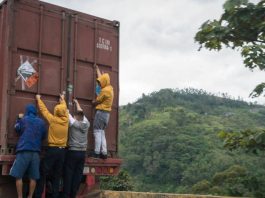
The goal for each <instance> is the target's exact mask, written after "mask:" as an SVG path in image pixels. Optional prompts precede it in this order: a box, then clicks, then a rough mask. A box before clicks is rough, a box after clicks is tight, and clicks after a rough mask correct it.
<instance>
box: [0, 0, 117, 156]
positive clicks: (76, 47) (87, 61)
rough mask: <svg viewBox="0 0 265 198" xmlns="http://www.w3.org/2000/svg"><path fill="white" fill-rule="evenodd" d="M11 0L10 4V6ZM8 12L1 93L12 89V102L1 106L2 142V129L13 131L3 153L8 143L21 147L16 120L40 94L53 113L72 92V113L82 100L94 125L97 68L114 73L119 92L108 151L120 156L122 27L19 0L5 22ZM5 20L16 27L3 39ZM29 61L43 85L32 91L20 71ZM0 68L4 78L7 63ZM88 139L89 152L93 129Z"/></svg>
mask: <svg viewBox="0 0 265 198" xmlns="http://www.w3.org/2000/svg"><path fill="white" fill-rule="evenodd" d="M11 1H12V0H8V3H9V4H10V5H11ZM6 7H7V5H6V4H3V6H2V8H1V12H0V14H1V15H0V16H1V22H0V26H3V27H4V28H1V33H0V35H1V37H0V39H1V38H2V40H3V39H4V40H6V38H7V37H10V38H11V40H12V42H11V47H10V48H8V50H7V49H6V48H5V50H7V51H6V52H8V56H6V57H10V59H9V58H7V59H8V60H9V62H8V64H7V66H8V67H7V68H8V71H6V72H7V73H8V75H9V79H4V80H3V81H1V82H0V91H1V89H2V87H3V85H4V84H5V83H8V84H9V85H8V87H4V88H3V90H2V92H1V93H2V98H5V99H6V100H8V101H9V103H8V104H7V103H4V106H2V107H5V108H7V109H6V111H5V112H6V114H5V116H6V117H5V116H2V117H1V124H3V123H7V127H6V128H7V130H5V129H4V127H2V128H1V129H2V130H1V138H3V130H5V131H8V133H7V141H6V140H2V141H1V145H2V148H3V145H5V144H8V147H12V146H14V145H15V144H16V142H17V138H18V137H17V135H16V134H15V132H14V129H13V125H14V122H15V119H16V115H17V114H18V113H20V112H23V111H24V108H25V105H26V104H28V103H35V95H36V93H39V94H41V95H42V98H43V99H44V102H45V103H46V104H47V106H48V109H49V110H50V111H53V107H54V106H55V105H56V103H57V101H58V94H59V93H61V92H62V91H67V90H68V92H67V97H68V105H69V109H70V111H73V109H74V108H73V106H72V99H73V98H77V99H78V100H79V101H80V103H81V106H82V108H83V109H84V111H85V114H86V116H87V117H88V118H89V120H90V121H91V123H92V122H93V117H94V108H93V107H92V103H91V102H92V100H93V99H94V98H95V80H96V72H95V64H98V65H99V67H100V69H102V70H103V71H104V72H108V73H109V74H110V77H111V83H112V85H113V87H114V93H115V98H114V105H113V111H112V113H111V120H110V124H109V127H108V129H107V132H106V134H107V142H108V149H109V150H110V151H111V152H114V153H115V152H117V146H118V145H117V143H118V142H117V139H118V106H119V99H118V96H119V27H118V26H119V24H118V23H117V22H112V21H109V20H104V19H101V18H98V17H94V16H91V15H87V14H84V13H80V12H76V11H72V10H69V9H65V8H62V7H59V6H54V5H51V4H48V3H43V2H39V1H35V0H20V1H15V3H14V6H13V7H10V17H11V18H9V19H6V18H5V14H4V13H5V10H6V9H5V8H6ZM3 16H4V17H3ZM3 18H4V19H3ZM6 20H10V21H12V23H11V24H10V26H9V28H8V30H9V33H8V34H3V33H2V31H4V29H5V28H7V27H8V26H7V24H5V23H4V22H5V21H6ZM1 43H2V44H3V45H5V46H6V45H7V44H6V43H3V42H1ZM1 46H2V45H1ZM3 49H4V47H0V50H1V53H0V54H1V60H0V61H7V60H6V59H5V57H4V55H5V53H4V52H5V51H3ZM26 60H28V61H29V62H30V63H33V65H34V68H35V70H36V71H37V72H38V73H39V80H38V82H37V83H36V84H35V85H33V86H32V87H31V88H28V87H27V86H25V85H24V83H23V80H22V79H18V78H17V77H18V76H17V69H18V67H19V66H20V65H21V63H23V62H25V61H26ZM0 63H1V64H0V69H1V74H3V72H2V71H4V68H3V67H4V65H5V64H4V63H3V62H0ZM1 79H3V78H1ZM71 87H73V89H71ZM7 90H8V92H9V95H8V96H5V95H4V92H5V91H7ZM2 107H1V109H2ZM1 109H0V110H1ZM1 112H2V111H1ZM2 115H3V114H2ZM88 136H89V137H88V138H89V143H90V144H89V150H92V149H93V147H94V145H93V139H94V138H93V134H92V127H91V128H90V131H89V135H88Z"/></svg>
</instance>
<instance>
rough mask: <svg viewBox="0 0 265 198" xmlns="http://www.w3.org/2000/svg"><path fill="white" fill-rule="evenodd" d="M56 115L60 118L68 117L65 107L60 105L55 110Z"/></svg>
mask: <svg viewBox="0 0 265 198" xmlns="http://www.w3.org/2000/svg"><path fill="white" fill-rule="evenodd" d="M54 115H55V116H58V117H64V116H66V108H65V106H64V105H61V104H58V105H56V106H55V108H54Z"/></svg>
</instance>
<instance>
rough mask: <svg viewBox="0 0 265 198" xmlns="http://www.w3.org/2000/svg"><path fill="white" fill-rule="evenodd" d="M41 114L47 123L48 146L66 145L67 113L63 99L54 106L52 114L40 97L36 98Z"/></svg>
mask: <svg viewBox="0 0 265 198" xmlns="http://www.w3.org/2000/svg"><path fill="white" fill-rule="evenodd" d="M38 105H39V109H40V112H41V114H42V115H43V117H44V118H45V119H46V120H47V121H48V123H49V131H48V146H56V147H66V144H67V139H68V126H69V114H68V111H67V106H66V103H65V101H64V100H63V101H61V102H60V104H58V105H56V106H55V108H54V115H52V114H51V113H50V112H49V110H48V109H47V107H46V106H45V104H44V103H43V102H42V100H41V99H38Z"/></svg>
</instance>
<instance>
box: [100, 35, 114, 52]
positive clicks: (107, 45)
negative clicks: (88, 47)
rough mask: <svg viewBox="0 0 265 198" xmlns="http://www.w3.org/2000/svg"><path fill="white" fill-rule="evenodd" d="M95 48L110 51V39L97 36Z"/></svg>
mask: <svg viewBox="0 0 265 198" xmlns="http://www.w3.org/2000/svg"><path fill="white" fill-rule="evenodd" d="M97 48H99V49H103V50H106V51H110V52H111V51H112V46H111V42H110V40H108V39H105V38H102V37H99V38H98V42H97Z"/></svg>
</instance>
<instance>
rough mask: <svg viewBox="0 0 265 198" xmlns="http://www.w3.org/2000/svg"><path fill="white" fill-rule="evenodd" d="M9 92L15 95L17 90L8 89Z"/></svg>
mask: <svg viewBox="0 0 265 198" xmlns="http://www.w3.org/2000/svg"><path fill="white" fill-rule="evenodd" d="M7 94H8V95H15V94H16V90H15V89H8V90H7Z"/></svg>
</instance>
